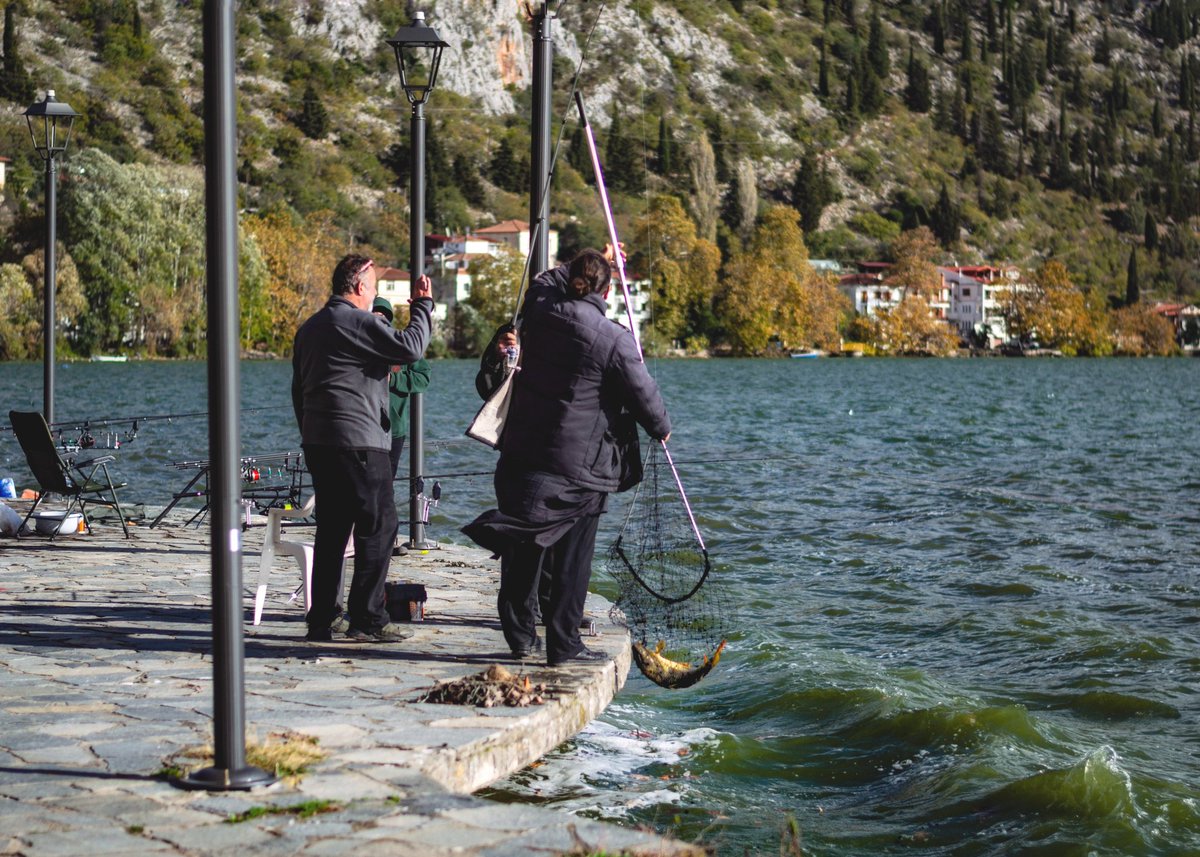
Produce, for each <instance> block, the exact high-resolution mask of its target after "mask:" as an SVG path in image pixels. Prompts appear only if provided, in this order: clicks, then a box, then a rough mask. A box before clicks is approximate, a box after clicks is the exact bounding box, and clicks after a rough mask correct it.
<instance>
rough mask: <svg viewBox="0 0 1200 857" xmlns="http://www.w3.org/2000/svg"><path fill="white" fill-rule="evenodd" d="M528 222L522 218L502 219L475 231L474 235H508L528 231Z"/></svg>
mask: <svg viewBox="0 0 1200 857" xmlns="http://www.w3.org/2000/svg"><path fill="white" fill-rule="evenodd" d="M528 231H529V224H528V223H526V222H525V221H524V220H502V221H500V222H499V223H497V224H494V225H492V226H486V227H484V228H483V229H478V230H476V231H475V234H476V235H510V234H512V233H514V232H528Z"/></svg>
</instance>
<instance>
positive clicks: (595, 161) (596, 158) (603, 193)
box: [575, 89, 708, 574]
mask: <svg viewBox="0 0 1200 857" xmlns="http://www.w3.org/2000/svg"><path fill="white" fill-rule="evenodd" d="M575 106H576V107H578V108H579V123H580V124H581V125H582V126H583V136H584V139H586V140H587V147H588V155H589V156H590V157H591V159H592V172H593V173H594V174H595V176H596V189H597V190H598V191H599V192H600V206H601V208H603V209H604V223H605V225H607V226H608V241H609V243H610V244H611V245H612V248H613V257H614V258H615V260H616V263H617V277H618V278H619V279H620V281H621V296H622V297H623V298H625V314H626V316H627V317H628V318H629V332H630V333H632V334H633V344H634V345H635V346H636V347H637V353H638V359H640V360H641V361H642V362H643V363H645V362H646V355H645V354H643V353H642V341H641V339H640V338H639V337H638V329H637V324H636V323H634V320H633V300H632V299H631V298H630V295H629V281H628V280H627V279H626V277H625V257H624V255H623V254H622V253H621V241H620V239H619V238H618V237H617V224H616V222H615V221H614V220H613V213H612V205H611V204H610V203H609V201H608V187H607V186H606V185H605V183H604V169H603V167H601V166H600V154H599V153H598V152H597V151H596V137H595V135H594V134H592V126H591V125H590V124H589V123H588V118H587V111H586V110H584V109H583V93H581V92H580V91H579V90H578V89H577V90H575ZM659 443H660V444H662V450H663V454H664V455H666V456H667V464H669V465H670V467H671V475H672V476H674V477H675V487H676V488H678V489H679V496H680V497H681V498H682V499H683V508H684V509H686V510H687V516H688V523H690V524H691V525H692V532H693V533H694V534H695V536H696V541H697V542H699V543H700V550H702V551H705V565H706V568H705V574H707V573H708V569H707V562H708V555H707V550H708V549H707V548H706V547H705V546H704V537H703V536H701V535H700V528H699V527H698V526H696V516H695V515H694V514H693V513H692V504H691V503H690V502H689V501H688V497H687V492H685V491H684V490H683V481H682V480H681V479H680V478H679V471H678V470H677V469H675V461H674V459H672V458H671V451H670V450H669V449H667V442H666V441H665V440H660V441H659Z"/></svg>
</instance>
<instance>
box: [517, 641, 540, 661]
mask: <svg viewBox="0 0 1200 857" xmlns="http://www.w3.org/2000/svg"><path fill="white" fill-rule="evenodd" d="M545 648H546V646H545V644H544V643H543V642H542V638H541V637H534V638H533V642H532V643H531V644H530V645H528V646H521V647H520V648H519V649H513V650H512V654H513V657H514V658H516V659H517V660H518V661H527V660H532V659H534V658H540V657H541V656H542V652H543V651H544V650H545Z"/></svg>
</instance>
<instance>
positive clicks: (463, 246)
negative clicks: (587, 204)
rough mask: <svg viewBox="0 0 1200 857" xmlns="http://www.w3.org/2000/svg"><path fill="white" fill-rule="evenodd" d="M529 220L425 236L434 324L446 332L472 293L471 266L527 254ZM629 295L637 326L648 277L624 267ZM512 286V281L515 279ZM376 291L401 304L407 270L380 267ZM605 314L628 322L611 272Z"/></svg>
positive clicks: (644, 315)
mask: <svg viewBox="0 0 1200 857" xmlns="http://www.w3.org/2000/svg"><path fill="white" fill-rule="evenodd" d="M529 242H530V231H529V224H528V223H526V222H525V221H523V220H504V221H501V222H500V223H496V224H494V225H492V226H487V227H484V228H482V229H477V230H475V231H473V232H465V233H462V234H459V235H442V234H437V233H431V234H429V235H427V236H426V239H425V247H426V251H427V255H426V259H425V269H426V270H427V271H428V272H429V278H430V280H431V281H432V284H433V299H434V303H435V307H434V314H433V320H434V325H435V329H440V330H441V331H442V332H443V335H444V334H445V332H446V330H447V324H448V322H449V319H450V314H451V313H452V312H453V310H454V307H456V306H457V305H458V304H460V303H462V302H464V301H466V300H467V298H469V297H470V296H471V276H472V274H471V266H472V264H474V263H477V262H479V261H480V260H481V259H484V258H495V257H497V256H499V255H500V254H502V253H505V252H515V253H517V254H518V255H520V256H522V257H525V256H527V255H528V253H529ZM548 246H549V255H550V260H551V264H552V265H554V264H558V261H557V256H558V230H556V229H551V230H550V231H549V235H548ZM626 275H627V277H628V279H629V292H630V297H631V298H632V300H633V316H634V323H635V324H637V326H638V330H639V331H640V330H641V329H642V327H643V326H644V325H645V324H646V322H647V321H649V319H650V289H649V285H650V281H649V280H647V279H644V278H638V277H634V276H633V275H632V273H631V272H628V271H627V272H626ZM514 287H515V284H514ZM379 294H380V296H382V297H385V298H387V299H388V300H389V301H391V303H392V305H393V306H404V305H406V304H407V303H408V300H409V297H410V296H411V295H412V284H411V282H410V279H409V273H408V271H405V270H401V269H399V268H393V267H385V268H380V269H379ZM607 316H608V317H609V318H611V319H613V320H614V321H616V322H618V323H620V324H623V325H625V326H628V325H629V320H628V316H627V313H626V307H625V300H624V298H623V297H622V295H621V289H620V287H619V285H618V284H617V282H616V279H615V277H614V281H613V288H612V289H610V290H609V294H608V312H607Z"/></svg>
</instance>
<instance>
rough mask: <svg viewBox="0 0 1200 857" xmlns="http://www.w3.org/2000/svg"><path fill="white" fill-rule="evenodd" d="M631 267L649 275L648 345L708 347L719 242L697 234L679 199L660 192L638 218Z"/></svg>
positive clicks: (646, 339)
mask: <svg viewBox="0 0 1200 857" xmlns="http://www.w3.org/2000/svg"><path fill="white" fill-rule="evenodd" d="M632 246H634V247H636V248H637V250H636V251H635V252H634V254H633V255H632V256H631V257H630V259H629V263H630V269H631V270H633V271H635V272H637V274H638V275H640V276H644V277H648V278H649V280H650V289H651V292H650V294H651V304H650V305H651V312H652V318H651V321H650V324H649V330H647V331H643V333H644V334H646V336H645V342H646V344H647V347H648V348H653V347H654V346H655V344H656V343H661V344H662V345H663V346H664V347H665V346H669V345H671V344H673V343H678V344H679V345H680V346H681V347H683V348H685V349H686V350H688V351H701V350H704V349H707V348H708V346H709V338H710V335H711V333H712V331H713V328H714V327H715V324H716V322H715V316H714V313H713V294H714V291H715V289H716V284H717V276H718V272H719V270H720V267H721V254H720V251H719V250H718V249H717V246H716V245H715V244H714V243H713V242H711V241H709V240H707V239H705V238H702V237H700V235H699V234H697V229H696V225H695V223H694V222H693V221H692V220H691V218H689V217H688V215H687V212H686V211H684V208H683V203H682V202H680V201H679V199H678V197H674V196H666V195H658V196H655V197H653V198H652V199H651V200H650V206H649V208H648V209H647V211H646V213H645V215H643V216H642V217H640V218H638V219H637V220H636V221H635V222H634V240H633V243H632Z"/></svg>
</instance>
